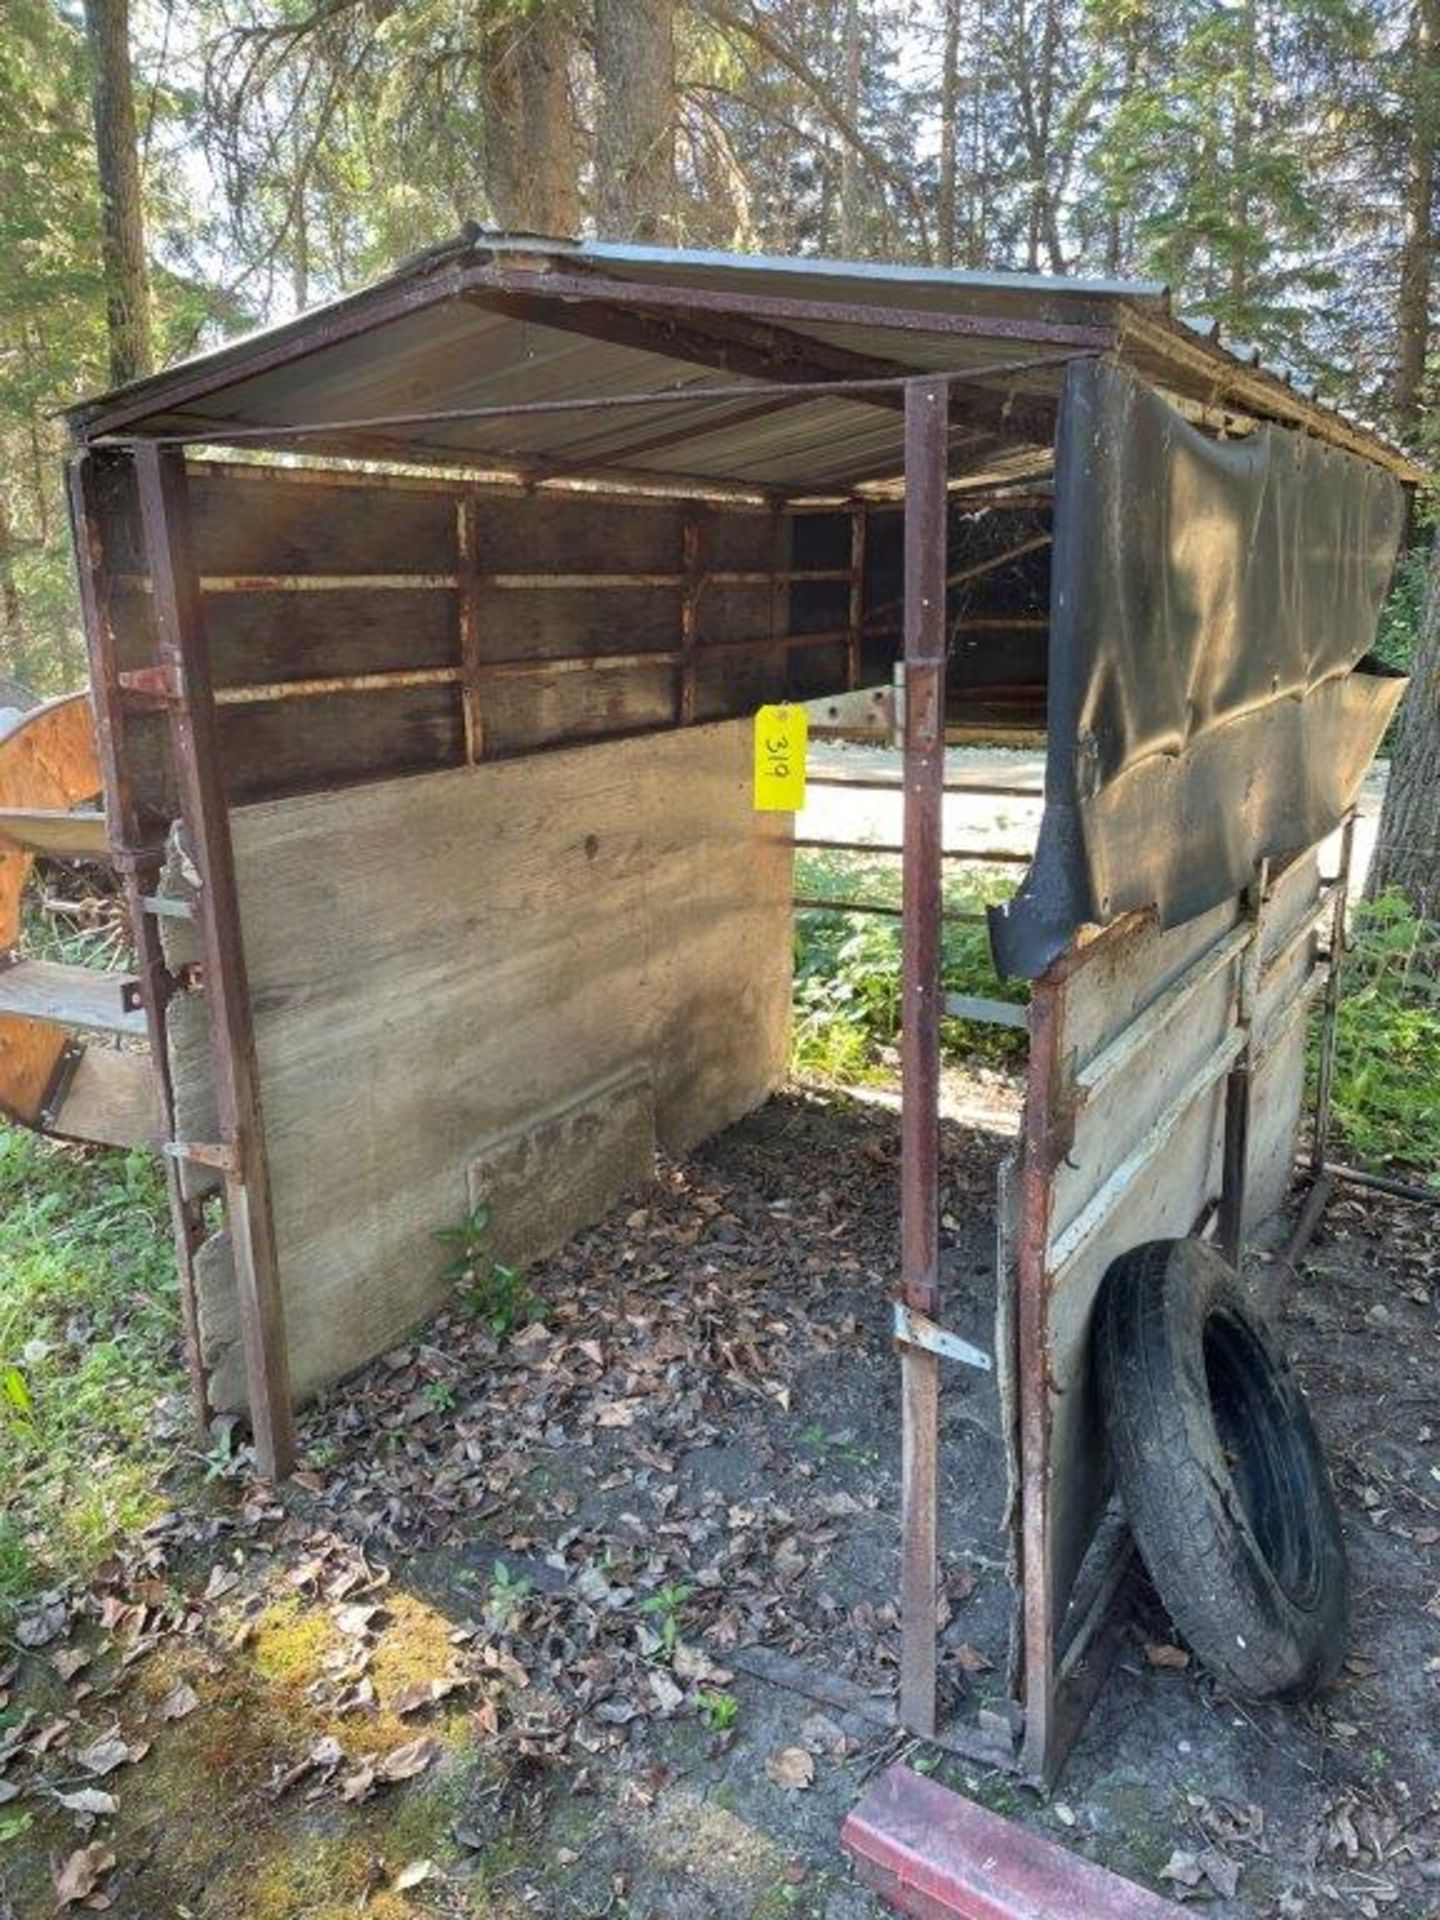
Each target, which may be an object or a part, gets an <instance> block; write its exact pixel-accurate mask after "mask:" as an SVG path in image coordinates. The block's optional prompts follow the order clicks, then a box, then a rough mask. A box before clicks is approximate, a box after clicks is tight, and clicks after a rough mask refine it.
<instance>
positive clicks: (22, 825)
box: [0, 807, 110, 860]
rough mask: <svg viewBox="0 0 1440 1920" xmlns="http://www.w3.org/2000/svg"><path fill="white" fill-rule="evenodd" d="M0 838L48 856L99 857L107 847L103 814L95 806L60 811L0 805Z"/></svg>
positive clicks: (104, 854) (106, 833)
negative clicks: (69, 811) (71, 811)
mask: <svg viewBox="0 0 1440 1920" xmlns="http://www.w3.org/2000/svg"><path fill="white" fill-rule="evenodd" d="M0 841H8V842H9V843H10V844H11V845H12V846H17V847H24V848H25V849H26V851H27V852H29V853H44V854H48V855H49V856H50V858H51V859H52V860H103V859H104V858H105V856H106V854H107V853H108V852H109V851H110V836H109V832H108V830H107V828H106V825H105V815H104V814H103V813H102V812H101V811H100V810H99V809H98V808H93V809H77V811H75V812H74V813H61V812H59V811H57V810H54V809H50V808H45V807H5V808H0Z"/></svg>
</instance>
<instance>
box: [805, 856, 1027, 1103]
mask: <svg viewBox="0 0 1440 1920" xmlns="http://www.w3.org/2000/svg"><path fill="white" fill-rule="evenodd" d="M1011 888H1012V882H1011V881H1010V880H1009V879H1007V878H1006V877H1005V876H1004V875H996V874H995V873H993V872H985V871H984V870H982V869H976V870H973V871H969V872H965V873H962V874H959V875H956V876H954V877H952V878H949V879H947V882H946V887H945V904H946V906H947V907H948V908H951V909H954V910H958V911H961V912H968V913H976V912H979V911H980V910H981V909H982V908H984V907H986V906H989V905H993V904H995V903H996V902H998V901H1000V900H1003V899H1005V898H1006V896H1007V895H1008V893H1009V892H1010V891H1011ZM795 891H796V893H797V894H799V895H801V896H802V897H803V898H809V899H822V900H834V901H841V900H870V901H875V902H878V903H881V904H888V905H898V903H899V899H900V874H899V866H898V863H897V862H896V861H894V860H883V859H870V858H868V857H867V856H865V855H863V854H843V855H842V854H828V853H801V854H798V855H797V856H796V860H795ZM941 962H942V980H943V983H944V986H945V990H946V991H947V992H949V993H969V994H978V995H980V996H982V997H984V998H986V999H990V1000H1010V1001H1015V1002H1017V1003H1020V1004H1023V1003H1024V1001H1025V999H1026V997H1027V993H1028V988H1027V986H1026V983H1025V982H1024V981H1014V980H1001V979H999V978H998V977H997V975H996V973H995V968H994V964H993V962H992V960H991V958H990V940H989V935H988V932H987V930H986V928H985V927H984V926H983V925H981V924H974V923H966V922H964V921H953V920H952V921H947V922H946V923H945V926H944V929H943V932H942V935H941ZM794 999H795V1020H794V1047H793V1058H794V1064H795V1066H796V1068H797V1069H798V1070H799V1071H801V1072H807V1073H814V1074H818V1075H820V1076H822V1077H823V1078H826V1079H832V1080H852V1081H855V1080H874V1079H877V1078H880V1077H883V1076H884V1075H885V1073H886V1072H887V1070H889V1069H890V1068H891V1067H893V1062H887V1060H886V1058H885V1054H886V1050H887V1049H890V1048H893V1047H894V1045H895V1042H896V1040H897V1038H898V1036H899V1032H900V922H899V921H898V919H893V918H891V917H889V916H887V915H880V914H858V913H846V912H843V911H841V910H839V909H838V908H802V909H800V910H799V911H798V912H797V913H796V915H795V989H794ZM941 1046H942V1048H943V1050H944V1051H945V1052H946V1054H947V1055H949V1056H951V1057H952V1058H967V1059H972V1060H973V1059H982V1060H988V1061H992V1062H996V1061H1004V1060H1018V1059H1023V1057H1024V1052H1025V1037H1024V1035H1023V1034H1021V1033H1018V1032H1016V1031H1014V1030H1012V1029H1009V1028H1004V1027H987V1026H981V1025H977V1024H976V1023H975V1022H974V1021H968V1020H951V1019H946V1020H944V1021H942V1022H941Z"/></svg>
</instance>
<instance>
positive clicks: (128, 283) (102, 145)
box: [85, 0, 155, 386]
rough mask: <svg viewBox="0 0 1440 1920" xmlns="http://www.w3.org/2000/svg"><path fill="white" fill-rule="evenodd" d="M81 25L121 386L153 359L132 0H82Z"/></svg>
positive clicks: (114, 373) (114, 361)
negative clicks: (132, 55)
mask: <svg viewBox="0 0 1440 1920" xmlns="http://www.w3.org/2000/svg"><path fill="white" fill-rule="evenodd" d="M85 32H86V36H87V38H88V41H89V45H90V88H91V94H90V99H91V108H92V111H93V114H94V121H95V160H96V166H97V169H98V172H99V176H100V209H101V249H102V255H103V259H104V267H105V311H106V320H107V324H108V327H109V336H110V377H111V379H112V380H113V381H114V382H115V383H116V385H117V386H118V385H120V384H121V383H122V382H124V381H126V380H135V379H138V378H139V376H140V375H141V374H143V373H149V372H150V370H151V368H152V367H153V366H154V364H155V359H154V348H153V345H152V341H151V331H150V275H149V269H148V267H147V265H146V260H145V209H144V204H143V202H142V200H141V195H140V149H139V143H138V140H137V136H136V131H135V90H134V86H133V83H132V80H131V74H130V5H129V0H85Z"/></svg>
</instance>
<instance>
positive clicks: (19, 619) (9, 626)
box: [0, 492, 33, 687]
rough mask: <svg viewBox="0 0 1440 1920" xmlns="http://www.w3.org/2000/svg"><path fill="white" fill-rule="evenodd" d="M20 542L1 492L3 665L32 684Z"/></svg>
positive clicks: (0, 650) (0, 643)
mask: <svg viewBox="0 0 1440 1920" xmlns="http://www.w3.org/2000/svg"><path fill="white" fill-rule="evenodd" d="M15 553H16V541H15V534H14V529H13V528H12V526H11V524H10V507H9V503H8V502H7V500H6V499H5V496H4V494H3V492H0V667H3V668H5V669H8V672H9V674H10V675H11V676H12V677H13V678H14V679H16V680H18V681H19V682H20V684H21V686H22V687H28V686H29V685H30V677H31V673H32V671H33V662H32V661H31V658H30V636H29V633H28V631H27V628H26V624H25V608H24V605H23V603H22V601H21V598H20V583H19V581H18V580H17V579H16V578H15Z"/></svg>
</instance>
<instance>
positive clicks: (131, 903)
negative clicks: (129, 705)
mask: <svg viewBox="0 0 1440 1920" xmlns="http://www.w3.org/2000/svg"><path fill="white" fill-rule="evenodd" d="M106 463H109V465H110V466H111V468H112V470H113V471H114V472H115V474H116V476H117V478H118V476H119V474H120V473H121V472H122V471H123V469H124V468H125V467H128V465H129V459H128V456H127V455H125V454H123V453H107V454H95V453H82V454H80V455H78V456H77V457H76V458H75V460H74V461H72V463H71V466H70V471H69V495H70V522H71V531H72V535H73V538H74V543H75V565H76V574H77V578H78V581H79V587H80V610H81V614H82V617H83V620H84V625H85V638H86V645H87V649H88V652H89V657H90V699H91V704H92V706H93V708H94V711H95V739H96V745H97V747H98V749H99V756H100V766H101V770H102V772H103V774H104V777H105V813H106V821H107V825H108V828H109V833H110V852H111V860H112V861H113V863H114V866H115V868H116V870H117V872H118V873H119V875H120V879H121V884H122V886H123V888H124V893H125V909H126V917H127V919H128V921H129V925H130V933H131V937H132V939H133V940H134V942H135V966H136V973H137V976H138V978H139V982H140V997H141V1002H142V1004H143V1006H144V1008H145V1028H146V1033H147V1035H148V1038H149V1042H150V1057H151V1063H152V1069H153V1076H154V1078H153V1084H154V1087H155V1091H156V1096H157V1104H158V1108H159V1111H158V1113H157V1116H156V1117H157V1119H158V1120H159V1122H160V1126H161V1129H162V1131H163V1133H164V1136H165V1138H167V1139H168V1138H170V1137H171V1136H172V1135H173V1133H174V1130H175V1102H174V1090H173V1088H172V1086H171V1083H170V1056H169V1047H168V1045H167V1040H166V1007H167V1005H168V1003H169V981H168V974H167V970H166V966H165V956H164V954H163V952H162V950H161V944H160V930H159V927H158V924H157V922H156V920H155V917H154V915H153V914H151V913H150V912H148V911H147V909H146V906H145V900H146V896H147V894H148V892H149V891H150V888H151V884H152V882H153V879H154V876H155V875H156V874H157V873H158V872H159V869H160V866H161V863H162V861H163V859H164V849H163V847H161V846H160V845H158V844H157V842H156V840H155V837H154V835H153V833H149V832H147V829H146V826H145V823H144V822H143V820H142V819H141V813H140V807H139V804H138V802H137V799H136V794H135V785H134V782H133V780H132V779H131V777H130V760H129V755H128V753H127V751H126V740H125V711H124V704H123V700H122V696H121V688H120V667H119V660H118V657H117V653H116V646H115V633H114V629H113V627H112V625H111V620H110V606H109V600H110V574H111V568H110V566H109V564H108V561H107V557H106V543H105V520H106V515H105V510H104V506H103V503H102V501H101V498H100V485H99V481H100V473H101V470H102V468H103V467H104V466H105V464H106ZM122 463H123V466H122ZM114 510H116V509H114V508H112V511H114ZM165 1187H166V1194H167V1197H168V1199H169V1203H170V1224H171V1228H172V1231H173V1233H174V1237H175V1259H176V1263H177V1266H178V1268H179V1276H180V1320H181V1326H182V1329H183V1332H184V1340H185V1362H186V1370H187V1372H188V1374H189V1376H190V1400H191V1408H192V1411H193V1414H194V1420H195V1430H196V1435H197V1438H199V1439H201V1440H202V1441H203V1440H205V1439H206V1438H207V1437H208V1430H209V1425H210V1413H211V1408H210V1399H209V1393H208V1391H207V1384H206V1379H205V1362H204V1354H203V1350H202V1345H201V1339H200V1316H199V1307H198V1302H197V1299H196V1290H195V1249H196V1247H197V1246H198V1245H199V1242H200V1240H201V1238H202V1237H203V1234H204V1222H203V1219H202V1216H201V1209H200V1204H199V1202H198V1201H196V1200H192V1199H191V1198H190V1197H189V1196H188V1195H187V1194H186V1192H185V1183H184V1179H183V1176H182V1174H181V1171H180V1168H179V1166H178V1165H177V1164H176V1162H175V1161H174V1160H172V1159H170V1158H169V1157H168V1156H167V1157H166V1160H165Z"/></svg>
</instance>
